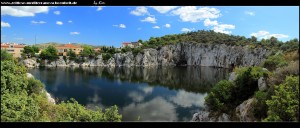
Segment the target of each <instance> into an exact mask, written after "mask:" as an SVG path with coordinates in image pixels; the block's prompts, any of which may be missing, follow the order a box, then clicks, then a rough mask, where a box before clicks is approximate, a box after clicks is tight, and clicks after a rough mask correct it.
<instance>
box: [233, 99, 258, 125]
mask: <svg viewBox="0 0 300 128" xmlns="http://www.w3.org/2000/svg"><path fill="white" fill-rule="evenodd" d="M255 102H256V99H255V98H251V99H248V100H246V101H244V102H243V103H242V104H240V105H239V106H237V107H236V109H235V114H236V116H237V118H238V120H239V121H244V122H248V121H256V119H255V117H254V115H253V106H254V103H255Z"/></svg>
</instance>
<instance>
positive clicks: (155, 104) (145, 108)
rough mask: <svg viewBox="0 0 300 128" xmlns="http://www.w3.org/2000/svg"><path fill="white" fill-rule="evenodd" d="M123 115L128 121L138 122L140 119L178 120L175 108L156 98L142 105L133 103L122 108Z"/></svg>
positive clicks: (160, 98)
mask: <svg viewBox="0 0 300 128" xmlns="http://www.w3.org/2000/svg"><path fill="white" fill-rule="evenodd" d="M122 110H123V115H124V116H125V115H126V118H127V120H131V121H132V120H136V119H137V118H138V117H140V120H141V121H176V120H178V118H177V114H176V111H175V106H174V105H173V104H172V103H170V102H168V101H166V100H165V99H163V98H162V97H155V98H153V99H151V100H149V101H145V102H141V103H131V104H129V105H128V106H125V107H123V108H122Z"/></svg>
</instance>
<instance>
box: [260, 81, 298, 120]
mask: <svg viewBox="0 0 300 128" xmlns="http://www.w3.org/2000/svg"><path fill="white" fill-rule="evenodd" d="M299 98H300V97H299V76H294V77H293V76H287V77H286V79H285V81H284V82H283V83H282V84H280V85H278V86H276V87H275V95H273V96H272V99H271V100H267V101H266V104H267V105H268V108H269V110H268V117H267V118H266V119H265V121H299Z"/></svg>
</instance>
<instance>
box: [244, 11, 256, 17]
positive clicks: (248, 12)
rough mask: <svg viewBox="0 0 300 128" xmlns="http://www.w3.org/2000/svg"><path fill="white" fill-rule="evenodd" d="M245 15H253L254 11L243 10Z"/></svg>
mask: <svg viewBox="0 0 300 128" xmlns="http://www.w3.org/2000/svg"><path fill="white" fill-rule="evenodd" d="M245 14H246V15H250V16H255V12H251V11H245Z"/></svg>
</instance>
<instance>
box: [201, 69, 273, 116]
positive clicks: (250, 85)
mask: <svg viewBox="0 0 300 128" xmlns="http://www.w3.org/2000/svg"><path fill="white" fill-rule="evenodd" d="M235 70H236V72H237V75H238V76H237V78H236V80H235V81H234V82H229V81H227V80H223V81H220V82H218V83H217V84H216V85H215V86H214V87H213V89H212V90H211V92H210V93H209V94H208V96H207V97H205V103H206V104H207V105H208V107H209V108H210V109H211V110H214V111H220V112H228V111H230V110H232V109H233V108H234V107H236V106H237V105H239V104H241V103H242V102H243V101H245V100H247V99H248V98H249V97H251V96H253V95H254V93H255V91H257V90H258V85H257V81H258V79H259V78H260V77H262V76H267V75H268V72H267V71H264V70H262V68H261V67H244V68H238V69H235Z"/></svg>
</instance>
